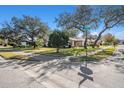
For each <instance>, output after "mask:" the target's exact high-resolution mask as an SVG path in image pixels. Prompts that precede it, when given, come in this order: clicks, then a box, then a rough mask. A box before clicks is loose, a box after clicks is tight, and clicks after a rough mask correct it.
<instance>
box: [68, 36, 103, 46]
mask: <svg viewBox="0 0 124 93" xmlns="http://www.w3.org/2000/svg"><path fill="white" fill-rule="evenodd" d="M84 41H85V39H84V38H69V45H71V46H72V47H82V46H84ZM94 41H95V40H94V39H92V40H90V39H88V42H87V44H88V45H90V44H93V43H94ZM98 43H99V44H103V41H102V40H99V42H98Z"/></svg>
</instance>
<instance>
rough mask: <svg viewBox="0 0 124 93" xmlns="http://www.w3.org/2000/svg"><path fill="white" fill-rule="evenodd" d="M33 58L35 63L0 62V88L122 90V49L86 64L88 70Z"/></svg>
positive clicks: (59, 60)
mask: <svg viewBox="0 0 124 93" xmlns="http://www.w3.org/2000/svg"><path fill="white" fill-rule="evenodd" d="M34 58H35V59H37V61H22V60H7V61H6V60H4V59H3V60H2V59H1V61H2V62H1V63H0V75H1V76H0V87H56V88H57V87H61V88H63V87H64V88H65V87H67V88H69V87H74V88H76V87H81V88H82V87H84V88H85V87H86V88H87V87H88V88H91V87H93V88H100V87H102V88H103V87H106V88H108V87H113V88H114V87H124V46H123V45H119V46H118V47H117V50H116V52H115V54H114V55H113V56H110V57H108V58H106V59H104V60H101V61H100V62H89V63H88V68H86V67H84V64H83V63H79V62H70V61H69V60H66V59H64V58H61V57H56V56H49V55H36V56H34ZM3 61H6V62H3ZM5 73H6V74H5Z"/></svg>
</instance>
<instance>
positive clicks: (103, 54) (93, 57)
mask: <svg viewBox="0 0 124 93" xmlns="http://www.w3.org/2000/svg"><path fill="white" fill-rule="evenodd" d="M114 51H115V48H113V47H111V48H107V49H104V50H103V51H101V52H98V53H97V54H95V55H91V56H88V57H82V58H80V60H81V61H99V60H102V59H104V58H107V57H108V56H111V55H112V54H113V53H114Z"/></svg>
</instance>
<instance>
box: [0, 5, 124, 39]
mask: <svg viewBox="0 0 124 93" xmlns="http://www.w3.org/2000/svg"><path fill="white" fill-rule="evenodd" d="M75 8H76V6H72V5H64V6H62V5H48V6H46V5H41V6H37V5H36V6H34V5H33V6H24V5H22V6H18V5H16V6H0V27H1V24H2V23H4V22H5V21H8V22H9V21H10V19H11V18H12V17H13V16H16V17H19V18H20V17H22V15H30V16H33V17H34V16H37V17H39V18H40V19H41V20H42V21H43V22H45V23H46V24H48V26H49V27H50V28H51V29H52V30H53V29H56V28H57V25H56V23H55V18H56V17H58V16H59V14H61V13H64V12H73V10H74V9H75ZM100 30H101V29H100V28H99V29H97V30H93V31H91V33H92V34H98V33H99V31H100ZM106 33H112V34H113V35H115V36H116V38H118V39H124V27H115V28H113V29H111V30H108V31H106ZM106 33H104V34H106Z"/></svg>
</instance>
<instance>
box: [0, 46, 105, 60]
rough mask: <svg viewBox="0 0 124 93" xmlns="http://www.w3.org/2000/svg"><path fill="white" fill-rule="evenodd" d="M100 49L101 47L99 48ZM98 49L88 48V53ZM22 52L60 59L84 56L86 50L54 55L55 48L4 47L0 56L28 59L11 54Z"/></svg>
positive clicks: (100, 55)
mask: <svg viewBox="0 0 124 93" xmlns="http://www.w3.org/2000/svg"><path fill="white" fill-rule="evenodd" d="M100 48H101V47H100ZM100 48H92V47H88V52H91V51H95V50H97V49H100ZM17 50H18V51H22V52H24V53H34V54H35V53H36V54H46V55H50V56H60V57H65V56H78V55H81V54H84V53H85V52H86V50H85V49H84V48H83V47H77V48H61V49H60V53H56V48H45V47H42V48H36V49H32V48H12V47H6V48H0V56H2V57H4V58H6V59H11V58H16V59H28V57H26V56H25V55H21V54H16V53H15V52H14V53H13V51H17ZM103 56H104V55H102V54H99V55H98V54H97V55H94V56H90V58H88V59H89V60H94V59H96V58H97V59H98V58H102V57H103ZM82 60H85V58H83V59H82Z"/></svg>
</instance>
